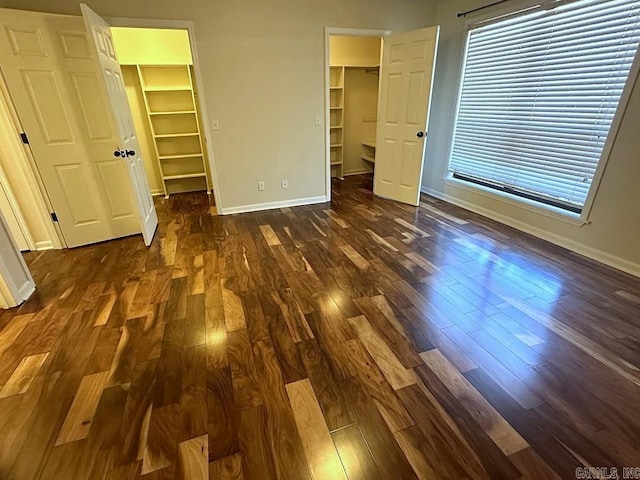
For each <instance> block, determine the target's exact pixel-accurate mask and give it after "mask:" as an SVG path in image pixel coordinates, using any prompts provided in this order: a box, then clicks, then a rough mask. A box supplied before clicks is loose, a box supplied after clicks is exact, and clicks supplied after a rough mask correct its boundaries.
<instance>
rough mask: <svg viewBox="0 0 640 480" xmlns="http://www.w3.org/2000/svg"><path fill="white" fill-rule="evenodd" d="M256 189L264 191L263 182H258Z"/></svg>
mask: <svg viewBox="0 0 640 480" xmlns="http://www.w3.org/2000/svg"><path fill="white" fill-rule="evenodd" d="M258 191H259V192H264V182H258Z"/></svg>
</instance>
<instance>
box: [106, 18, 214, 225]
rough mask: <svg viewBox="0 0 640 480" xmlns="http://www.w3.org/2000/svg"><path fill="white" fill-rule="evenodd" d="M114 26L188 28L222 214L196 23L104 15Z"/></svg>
mask: <svg viewBox="0 0 640 480" xmlns="http://www.w3.org/2000/svg"><path fill="white" fill-rule="evenodd" d="M102 18H104V19H105V21H106V22H107V23H109V25H111V26H112V27H130V28H160V29H167V30H186V31H187V34H188V35H189V47H190V49H191V58H193V73H194V76H195V83H196V87H197V90H198V113H199V115H200V119H201V123H202V130H203V131H202V133H203V134H204V140H205V141H204V143H205V147H204V148H206V150H207V158H208V162H207V163H208V164H209V172H210V173H211V181H212V183H213V198H214V200H215V202H216V210H217V211H218V214H219V215H221V214H222V211H223V209H224V207H223V206H222V203H221V195H220V182H219V181H218V172H217V170H216V162H215V155H214V153H213V144H212V141H211V139H212V138H213V136H212V133H211V132H212V130H211V122H210V121H209V114H208V111H207V102H206V101H205V93H204V89H203V88H202V86H203V85H204V82H203V80H202V73H201V71H200V60H199V59H198V49H197V48H196V35H195V28H194V24H193V22H192V21H190V20H162V19H144V18H127V17H102Z"/></svg>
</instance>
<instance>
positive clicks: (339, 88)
mask: <svg viewBox="0 0 640 480" xmlns="http://www.w3.org/2000/svg"><path fill="white" fill-rule="evenodd" d="M329 88H330V89H331V90H342V88H343V87H329Z"/></svg>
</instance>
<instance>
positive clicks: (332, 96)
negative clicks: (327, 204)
mask: <svg viewBox="0 0 640 480" xmlns="http://www.w3.org/2000/svg"><path fill="white" fill-rule="evenodd" d="M329 77H330V78H329V81H330V83H329V126H328V128H329V142H330V145H329V151H330V161H331V176H332V177H338V178H343V170H344V168H343V165H344V163H343V162H344V149H343V146H342V142H343V138H344V66H342V65H332V66H331V67H330V68H329Z"/></svg>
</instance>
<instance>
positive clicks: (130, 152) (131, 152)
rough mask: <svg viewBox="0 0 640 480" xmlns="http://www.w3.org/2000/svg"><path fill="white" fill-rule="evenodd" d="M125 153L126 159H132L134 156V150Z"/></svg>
mask: <svg viewBox="0 0 640 480" xmlns="http://www.w3.org/2000/svg"><path fill="white" fill-rule="evenodd" d="M125 153H126V154H127V157H133V156H134V155H135V154H136V152H135V151H134V150H125Z"/></svg>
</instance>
